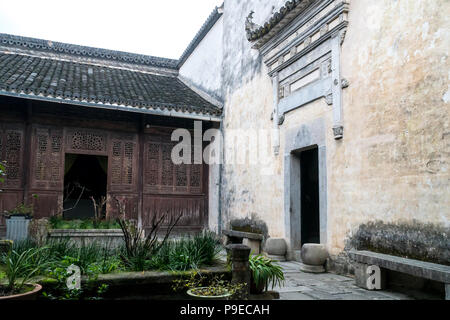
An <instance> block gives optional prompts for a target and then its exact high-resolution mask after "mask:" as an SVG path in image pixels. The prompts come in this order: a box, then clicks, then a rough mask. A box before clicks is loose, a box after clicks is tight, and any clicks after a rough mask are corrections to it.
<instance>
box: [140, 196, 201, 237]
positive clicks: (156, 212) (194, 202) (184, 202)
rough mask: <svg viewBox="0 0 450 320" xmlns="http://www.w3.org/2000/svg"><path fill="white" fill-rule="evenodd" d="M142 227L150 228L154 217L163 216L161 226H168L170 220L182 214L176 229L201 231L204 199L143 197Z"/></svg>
mask: <svg viewBox="0 0 450 320" xmlns="http://www.w3.org/2000/svg"><path fill="white" fill-rule="evenodd" d="M143 211H144V212H143V219H142V225H143V226H144V227H149V226H151V222H152V218H153V217H154V216H156V217H157V219H159V218H160V217H162V216H163V215H165V220H164V222H163V225H168V224H169V223H170V221H171V219H176V217H178V215H179V214H182V217H181V219H180V221H179V222H178V224H177V227H189V228H196V229H201V228H203V226H204V223H205V221H206V219H207V217H206V215H207V210H206V208H205V198H204V197H202V196H198V197H193V196H181V197H173V196H150V195H147V196H145V197H144V210H143Z"/></svg>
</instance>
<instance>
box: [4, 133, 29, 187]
mask: <svg viewBox="0 0 450 320" xmlns="http://www.w3.org/2000/svg"><path fill="white" fill-rule="evenodd" d="M22 153H23V131H22V130H10V129H6V130H2V129H1V128H0V160H2V161H5V162H6V177H5V183H4V185H5V186H7V187H8V186H9V187H21V181H22Z"/></svg>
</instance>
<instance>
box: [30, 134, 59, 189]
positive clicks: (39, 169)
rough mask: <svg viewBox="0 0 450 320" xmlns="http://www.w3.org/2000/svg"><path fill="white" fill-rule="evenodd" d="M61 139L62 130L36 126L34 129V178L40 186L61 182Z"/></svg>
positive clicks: (54, 184) (54, 185)
mask: <svg viewBox="0 0 450 320" xmlns="http://www.w3.org/2000/svg"><path fill="white" fill-rule="evenodd" d="M62 141H63V133H62V130H59V129H43V128H37V129H36V131H35V148H36V153H35V164H34V180H35V181H36V183H37V184H38V185H39V186H40V187H44V186H47V187H60V186H61V184H62V178H63V174H62V164H63V156H62Z"/></svg>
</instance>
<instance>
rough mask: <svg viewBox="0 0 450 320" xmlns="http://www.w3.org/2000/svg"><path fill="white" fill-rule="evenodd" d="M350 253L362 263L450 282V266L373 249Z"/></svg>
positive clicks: (351, 256) (352, 257)
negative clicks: (378, 251)
mask: <svg viewBox="0 0 450 320" xmlns="http://www.w3.org/2000/svg"><path fill="white" fill-rule="evenodd" d="M349 255H350V258H351V259H353V260H355V261H357V262H360V263H364V264H368V265H377V266H379V267H380V268H385V269H389V270H393V271H398V272H403V273H407V274H410V275H412V276H415V277H420V278H425V279H429V280H434V281H438V282H443V283H450V266H445V265H441V264H436V263H431V262H424V261H419V260H414V259H406V258H401V257H396V256H391V255H388V254H382V253H376V252H371V251H350V252H349Z"/></svg>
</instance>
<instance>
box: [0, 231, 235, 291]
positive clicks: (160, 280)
mask: <svg viewBox="0 0 450 320" xmlns="http://www.w3.org/2000/svg"><path fill="white" fill-rule="evenodd" d="M164 240H165V239H163V240H155V242H154V243H153V247H151V248H150V247H148V246H145V241H141V240H139V241H137V242H136V243H134V247H130V244H129V243H128V244H127V243H126V241H123V243H122V245H121V246H118V247H108V246H105V245H104V244H103V243H97V242H92V243H88V244H81V245H80V244H77V243H74V242H73V241H71V240H70V239H60V240H54V239H53V240H52V239H49V240H47V241H46V242H45V243H40V244H38V243H37V242H35V241H32V240H26V241H21V242H16V243H14V244H13V247H12V249H11V250H10V252H5V253H3V254H1V257H0V284H1V285H3V286H7V285H8V284H11V283H14V284H16V285H18V284H23V285H25V284H28V283H38V284H40V285H42V287H43V288H42V290H41V293H40V296H39V299H51V300H97V299H129V298H131V299H158V297H163V296H164V295H167V296H170V295H172V296H174V292H173V291H172V289H171V287H172V284H173V282H174V281H175V280H176V279H179V278H180V277H181V278H183V277H189V274H190V272H191V271H192V270H202V273H204V274H206V275H208V274H217V275H225V277H227V274H228V273H229V272H228V271H227V268H226V266H225V265H223V264H220V263H218V259H217V257H218V253H219V252H220V250H221V249H222V247H221V244H220V241H219V240H218V238H217V237H216V235H215V234H214V233H209V232H203V233H200V234H197V235H195V236H189V237H188V236H186V237H183V238H180V239H177V240H166V241H164ZM21 257H22V258H21ZM11 261H12V263H17V264H19V265H20V264H22V262H23V261H25V262H26V264H25V265H24V266H21V267H22V268H18V269H17V270H18V271H17V272H16V274H14V278H12V279H10V275H9V273H8V270H9V269H11V268H10V267H9V266H8V264H9V263H10V262H11ZM72 266H76V268H78V270H79V275H80V280H81V281H80V285H79V286H76V285H74V286H68V284H76V277H77V272H76V271H75V272H74V269H73V268H72V269H71V267H72ZM177 298H179V299H181V298H188V296H187V295H185V294H184V293H180V294H177Z"/></svg>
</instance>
